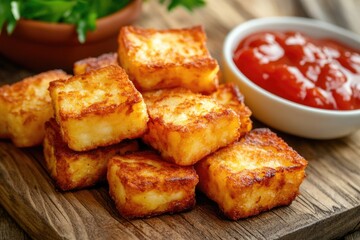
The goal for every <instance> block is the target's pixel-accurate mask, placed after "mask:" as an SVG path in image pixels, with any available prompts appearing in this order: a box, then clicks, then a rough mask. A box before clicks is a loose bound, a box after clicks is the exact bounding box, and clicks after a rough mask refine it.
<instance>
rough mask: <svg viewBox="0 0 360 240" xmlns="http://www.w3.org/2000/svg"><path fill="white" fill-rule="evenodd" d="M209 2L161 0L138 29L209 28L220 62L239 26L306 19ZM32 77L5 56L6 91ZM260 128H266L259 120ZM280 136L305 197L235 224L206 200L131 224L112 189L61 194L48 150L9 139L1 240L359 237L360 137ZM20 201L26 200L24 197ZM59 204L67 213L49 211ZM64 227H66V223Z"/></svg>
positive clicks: (279, 0)
mask: <svg viewBox="0 0 360 240" xmlns="http://www.w3.org/2000/svg"><path fill="white" fill-rule="evenodd" d="M207 2H208V4H207V6H206V8H203V9H200V10H197V11H195V12H193V13H188V12H186V11H184V10H182V9H177V10H175V11H173V12H171V13H168V12H166V10H165V9H164V7H159V5H158V3H157V1H150V2H147V3H145V4H144V6H143V10H144V11H143V14H142V16H141V18H140V19H139V20H138V21H137V22H136V23H135V24H136V25H139V26H143V27H154V28H178V27H188V26H192V25H196V24H202V25H204V26H205V29H206V32H207V36H208V47H209V49H210V51H211V53H212V55H213V56H214V57H215V58H217V59H218V60H219V61H220V58H221V51H222V43H223V40H224V38H225V35H226V34H227V32H228V31H229V30H230V29H231V28H233V27H234V26H236V25H237V24H239V23H241V22H243V21H246V20H248V19H251V18H256V17H264V16H278V15H298V16H302V15H304V12H303V11H302V8H301V6H300V5H299V3H298V1H296V0H292V1H288V0H272V1H268V0H251V1H248V0H232V1H230V0H229V1H216V0H208V1H207ZM31 74H32V73H31V72H28V71H26V70H24V69H22V68H21V67H18V66H16V65H14V64H11V63H9V62H7V61H6V60H5V59H3V58H1V57H0V85H2V84H4V83H11V82H15V81H17V80H20V79H21V78H23V77H25V76H28V75H31ZM256 125H257V126H261V124H260V123H257V122H256ZM279 135H280V136H281V137H283V138H284V139H285V141H287V142H288V143H289V145H291V146H292V147H293V148H295V149H296V150H297V151H298V152H299V153H300V154H301V155H303V156H304V157H305V158H306V159H307V160H308V161H309V167H308V169H307V174H308V177H307V178H306V180H305V181H304V183H303V184H302V186H301V195H300V196H299V197H298V198H297V199H296V200H295V201H294V202H293V203H292V205H291V206H289V207H283V208H278V209H275V210H272V211H269V212H267V213H263V214H261V215H259V216H257V217H253V218H249V219H245V220H240V221H236V222H231V221H227V220H225V219H223V218H222V217H221V216H220V215H219V214H218V210H217V207H216V205H215V204H214V203H213V202H211V201H209V200H207V199H206V198H205V197H204V196H203V195H201V194H199V196H198V205H197V206H196V207H195V209H194V210H193V211H191V212H188V213H182V214H179V215H174V216H168V215H165V216H161V217H155V218H152V219H147V220H135V221H131V222H128V221H126V220H124V219H122V218H120V217H119V216H118V214H117V213H116V211H115V210H114V206H113V205H112V204H111V203H110V202H109V197H108V196H107V192H106V191H107V190H106V187H101V188H99V189H91V190H84V191H79V192H70V193H66V194H63V193H58V192H56V191H54V189H53V186H52V184H51V183H50V182H49V177H48V176H47V174H46V173H45V171H44V169H43V168H42V167H41V165H40V164H38V162H37V160H36V159H41V158H42V156H41V149H39V148H31V149H24V150H20V149H16V148H15V147H14V146H13V145H12V144H11V143H10V142H9V141H0V195H1V196H0V204H1V205H3V207H4V208H5V209H6V210H5V209H4V208H2V207H1V205H0V239H30V236H32V237H35V238H46V239H53V238H56V237H59V236H60V235H61V234H63V235H62V237H64V238H65V237H69V238H75V237H76V238H84V239H86V237H89V238H90V239H100V238H106V239H108V238H114V237H115V236H114V235H112V234H117V235H116V237H117V238H128V237H131V238H150V239H157V238H169V239H174V238H190V239H202V238H222V239H224V238H229V239H230V238H237V239H239V238H259V239H265V238H286V239H303V238H307V239H310V238H314V239H319V238H327V239H328V238H337V237H341V236H345V238H346V239H356V238H359V237H360V233H359V231H357V232H356V230H358V229H359V228H360V226H359V222H360V174H359V173H360V131H357V132H356V133H354V134H353V135H351V136H349V137H347V138H342V139H337V140H329V141H315V140H308V139H303V138H297V137H293V136H289V135H286V134H283V133H279ZM29 172H30V174H29ZM22 176H29V177H30V179H28V178H26V179H24V178H22ZM9 186H13V187H14V190H13V192H11V193H8V192H7V193H6V192H5V193H4V192H3V191H4V189H5V188H8V187H9ZM39 186H40V187H41V188H38V187H39ZM4 194H5V195H6V196H4ZM20 195H22V196H23V198H19V196H20ZM32 198H33V199H34V200H35V199H36V200H37V201H39V202H37V203H36V204H37V205H39V204H40V205H41V206H42V208H43V211H39V212H34V211H33V208H34V207H33V206H31V205H32V204H30V205H29V206H24V202H26V201H29V199H32ZM4 199H5V200H4ZM84 199H86V200H84ZM83 201H86V204H84V202H83ZM33 204H35V203H33ZM36 204H35V205H36ZM54 206H58V207H59V208H62V211H63V212H61V211H60V210H59V209H58V210H59V212H56V211H55V213H54V212H53V211H47V210H48V209H49V208H52V207H54ZM99 209H100V212H97V210H99ZM7 212H9V213H10V215H12V216H13V217H14V218H15V219H16V221H17V222H19V223H20V225H21V227H20V226H19V225H17V223H15V221H14V220H13V219H12V217H10V215H9V214H8V213H7ZM54 214H55V215H54ZM56 214H59V215H56ZM36 217H37V218H36ZM26 218H28V220H26ZM33 218H35V219H33ZM24 219H25V220H24ZM61 219H62V220H61ZM57 221H65V223H64V224H62V225H59V224H58V223H57ZM67 221H68V222H67ZM34 222H36V223H34ZM23 229H25V231H27V232H28V234H27V233H26V232H25V231H24V230H23ZM67 231H68V232H67ZM29 235H30V236H29Z"/></svg>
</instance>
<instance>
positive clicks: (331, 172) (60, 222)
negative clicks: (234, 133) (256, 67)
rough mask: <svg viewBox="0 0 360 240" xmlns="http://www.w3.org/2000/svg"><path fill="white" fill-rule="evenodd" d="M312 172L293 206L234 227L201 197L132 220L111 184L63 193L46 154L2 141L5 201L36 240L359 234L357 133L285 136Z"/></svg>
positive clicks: (0, 179)
mask: <svg viewBox="0 0 360 240" xmlns="http://www.w3.org/2000/svg"><path fill="white" fill-rule="evenodd" d="M280 136H281V137H283V138H284V139H285V141H286V142H288V144H289V145H291V146H292V147H293V148H294V149H296V150H297V151H298V152H299V153H300V154H301V155H303V156H304V157H305V158H306V159H307V160H308V161H309V166H308V168H307V170H306V172H307V178H306V179H305V181H304V182H303V184H302V185H301V189H300V192H301V195H300V196H298V197H297V198H296V199H295V201H294V202H293V203H292V204H291V205H290V206H288V207H281V208H277V209H274V210H272V211H269V212H265V213H262V214H260V215H258V216H256V217H252V218H248V219H244V220H239V221H229V220H226V219H225V218H224V217H223V216H222V215H221V213H220V212H219V210H218V208H217V206H216V204H215V203H214V202H212V201H210V200H208V199H207V198H206V197H205V196H204V195H202V194H201V193H197V205H196V207H195V208H194V209H193V210H192V211H189V212H185V213H180V214H175V215H163V216H159V217H153V218H149V219H140V220H131V221H128V220H126V219H124V218H122V217H120V216H119V214H118V213H117V211H116V209H115V206H114V204H113V202H112V201H111V199H110V197H109V195H108V189H107V186H99V187H96V188H93V189H89V190H82V191H74V192H66V193H64V192H58V191H56V190H55V188H54V185H53V184H52V182H51V179H50V178H49V176H48V175H47V173H46V172H45V170H44V168H43V167H42V164H41V163H42V162H43V155H42V149H41V148H40V147H38V148H29V149H18V148H16V147H15V146H14V145H13V144H12V143H10V142H8V141H0V203H1V204H2V205H3V206H4V208H5V209H6V210H7V211H8V212H9V214H10V215H11V216H12V217H13V218H14V219H15V220H16V221H17V222H18V223H19V225H20V226H21V227H22V228H23V229H25V231H26V232H27V233H28V234H29V235H30V236H31V237H33V238H36V239H39V238H41V239H214V238H215V239H255V238H256V239H274V238H284V239H319V238H326V239H329V238H336V237H339V236H342V235H344V234H346V233H348V232H351V231H354V230H355V229H359V228H360V226H359V225H358V224H359V222H360V131H358V132H356V133H354V134H353V135H351V136H349V137H347V138H343V139H338V140H331V141H315V140H313V141H312V140H306V139H302V138H296V137H291V136H288V135H284V134H280Z"/></svg>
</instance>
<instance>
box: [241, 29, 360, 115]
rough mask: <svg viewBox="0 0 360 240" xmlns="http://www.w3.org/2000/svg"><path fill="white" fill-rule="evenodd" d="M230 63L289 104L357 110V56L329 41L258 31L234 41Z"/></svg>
mask: <svg viewBox="0 0 360 240" xmlns="http://www.w3.org/2000/svg"><path fill="white" fill-rule="evenodd" d="M359 47H360V46H359ZM234 62H235V64H236V66H237V67H238V68H239V69H240V71H241V72H242V73H243V74H244V75H245V76H247V77H248V78H249V79H250V80H251V81H253V82H254V83H256V84H257V85H259V86H260V87H262V88H264V89H266V90H267V91H269V92H272V93H274V94H276V95H278V96H280V97H283V98H285V99H288V100H290V101H293V102H296V103H300V104H303V105H307V106H311V107H316V108H322V109H337V110H353V109H360V52H359V51H356V50H354V49H351V48H349V47H347V46H345V45H343V44H341V43H339V42H336V41H334V40H331V39H314V38H311V37H309V36H306V35H305V34H302V33H299V32H271V31H269V32H259V33H255V34H252V35H250V36H248V37H246V38H245V39H244V40H242V41H241V42H240V43H239V45H238V47H237V49H236V50H235V52H234Z"/></svg>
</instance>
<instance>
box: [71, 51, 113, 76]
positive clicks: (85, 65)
mask: <svg viewBox="0 0 360 240" xmlns="http://www.w3.org/2000/svg"><path fill="white" fill-rule="evenodd" d="M110 65H115V66H118V65H119V63H118V55H117V53H105V54H102V55H100V56H98V57H90V58H85V59H82V60H79V61H77V62H75V63H74V70H73V71H74V74H75V75H80V74H84V73H87V72H89V71H91V70H96V69H99V68H103V67H107V66H110Z"/></svg>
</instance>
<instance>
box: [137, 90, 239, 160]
mask: <svg viewBox="0 0 360 240" xmlns="http://www.w3.org/2000/svg"><path fill="white" fill-rule="evenodd" d="M143 96H144V100H145V103H146V105H147V108H148V113H149V117H150V120H149V123H148V128H149V130H148V132H146V133H145V134H144V135H143V137H142V139H143V141H144V142H145V143H147V144H148V145H150V146H152V147H153V148H154V149H156V150H158V151H159V152H160V153H161V155H162V157H163V158H164V159H166V160H167V161H170V162H174V163H176V164H178V165H182V166H189V165H193V164H195V163H196V162H197V161H199V160H200V159H201V158H203V157H205V156H206V155H208V154H210V153H212V152H214V151H216V150H217V149H219V148H221V147H224V146H226V145H228V144H230V143H232V142H234V141H235V140H237V139H238V137H239V135H240V134H239V128H240V120H239V117H238V116H237V115H236V113H235V112H234V111H233V110H231V109H229V108H225V107H223V106H221V105H220V104H218V103H217V102H216V101H215V100H214V99H213V98H212V97H210V96H205V95H201V94H198V93H193V92H191V91H190V90H188V89H183V88H174V89H164V90H158V91H154V92H147V93H144V94H143Z"/></svg>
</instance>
